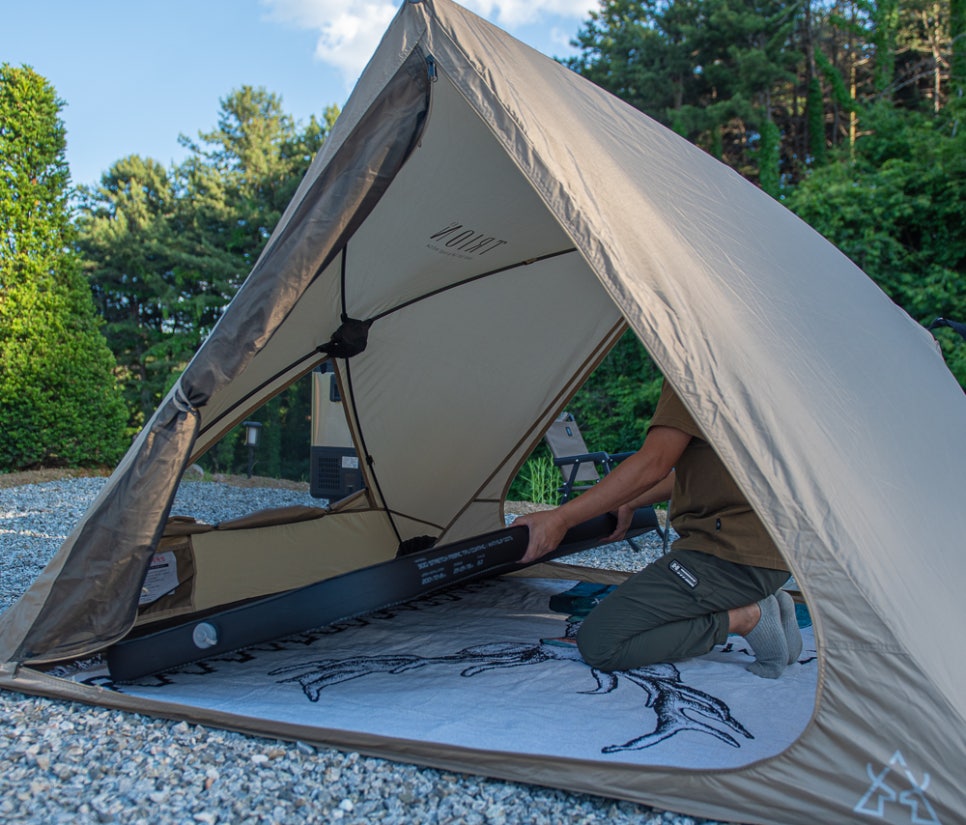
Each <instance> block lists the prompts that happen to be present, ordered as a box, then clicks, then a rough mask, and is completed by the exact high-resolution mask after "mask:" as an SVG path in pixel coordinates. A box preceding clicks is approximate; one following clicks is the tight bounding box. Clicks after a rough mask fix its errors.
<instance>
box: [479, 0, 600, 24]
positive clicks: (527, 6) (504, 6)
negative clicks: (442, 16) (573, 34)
mask: <svg viewBox="0 0 966 825" xmlns="http://www.w3.org/2000/svg"><path fill="white" fill-rule="evenodd" d="M463 5H464V6H466V8H468V9H470V10H471V11H474V12H476V13H477V14H478V15H480V17H485V18H486V19H487V20H490V21H492V22H494V23H496V24H497V25H499V26H502V27H503V28H505V29H507V30H508V31H511V32H512V30H513V29H514V28H515V27H516V26H524V25H527V24H528V23H536V22H537V21H539V20H542V19H543V18H545V17H568V18H573V19H575V20H583V19H584V18H586V17H588V14H587V12H588V11H589V10H590V9H596V8H597V6H598V4H597V2H596V0H464V2H463Z"/></svg>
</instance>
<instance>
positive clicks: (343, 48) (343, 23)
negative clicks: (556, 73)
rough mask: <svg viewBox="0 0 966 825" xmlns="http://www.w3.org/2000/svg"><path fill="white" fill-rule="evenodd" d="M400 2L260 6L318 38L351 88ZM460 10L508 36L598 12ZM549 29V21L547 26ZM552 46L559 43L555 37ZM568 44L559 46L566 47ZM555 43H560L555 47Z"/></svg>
mask: <svg viewBox="0 0 966 825" xmlns="http://www.w3.org/2000/svg"><path fill="white" fill-rule="evenodd" d="M399 2H400V0H356V2H353V3H346V2H345V0H262V5H263V6H264V7H265V8H266V9H267V10H268V17H269V19H271V20H273V21H276V22H282V23H288V24H290V25H294V26H297V27H298V28H300V29H310V30H313V31H317V32H318V34H319V39H318V42H317V43H316V46H315V56H316V57H317V58H318V59H319V60H321V61H322V62H324V63H327V64H329V65H330V66H335V67H336V68H337V69H339V70H340V71H341V72H342V75H343V77H344V78H345V80H346V82H347V84H351V83H352V82H353V81H354V80H355V79H356V78H357V77H358V76H359V73H360V72H361V71H362V69H363V68H364V67H365V65H366V63H367V62H368V60H369V58H370V57H372V53H373V52H374V51H375V50H376V46H377V45H378V44H379V39H380V38H381V37H382V35H383V32H385V30H386V27H387V26H388V25H389V23H390V21H391V20H392V18H393V16H394V15H395V14H396V11H397V10H398V8H399ZM463 5H465V6H466V8H468V9H470V10H471V11H473V12H475V13H476V14H478V15H480V16H481V17H484V18H486V19H487V20H490V21H492V22H493V23H496V24H497V25H498V26H501V27H502V28H504V29H506V30H507V31H510V32H511V33H512V32H513V30H514V29H515V28H517V27H519V26H526V25H532V24H534V23H538V22H540V21H542V20H548V18H553V22H555V23H560V22H563V21H564V20H573V21H575V25H574V27H573V28H574V31H576V30H577V28H578V27H577V25H576V22H579V21H583V20H585V19H586V18H587V17H588V12H589V11H590V9H596V8H597V6H598V3H597V0H463ZM548 23H549V20H548ZM555 34H556V35H557V36H556V37H555V38H554V40H555V41H558V38H559V34H558V33H557V32H555ZM567 40H569V37H568V38H567V39H564V40H563V44H564V45H566V43H567ZM558 42H559V41H558Z"/></svg>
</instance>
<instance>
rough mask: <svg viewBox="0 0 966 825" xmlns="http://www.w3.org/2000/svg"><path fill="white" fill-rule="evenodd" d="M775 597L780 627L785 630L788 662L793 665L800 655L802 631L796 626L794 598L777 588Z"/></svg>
mask: <svg viewBox="0 0 966 825" xmlns="http://www.w3.org/2000/svg"><path fill="white" fill-rule="evenodd" d="M775 599H776V600H777V601H778V611H779V613H780V614H781V617H782V629H783V630H784V631H785V641H786V642H787V644H788V664H790V665H793V664H795V662H797V661H798V657H799V656H801V655H802V631H801V630H800V629H799V627H798V617H797V616H796V615H795V600H794V599H793V598H792V597H791V595H790V594H789V593H787V592H786V591H784V590H779V591H778V592H777V593H776V594H775Z"/></svg>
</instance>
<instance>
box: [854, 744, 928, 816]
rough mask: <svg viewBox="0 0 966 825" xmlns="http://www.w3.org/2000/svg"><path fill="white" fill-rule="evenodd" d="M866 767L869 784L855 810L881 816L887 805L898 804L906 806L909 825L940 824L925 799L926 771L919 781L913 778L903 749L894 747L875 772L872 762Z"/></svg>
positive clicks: (889, 806)
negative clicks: (882, 764) (894, 749)
mask: <svg viewBox="0 0 966 825" xmlns="http://www.w3.org/2000/svg"><path fill="white" fill-rule="evenodd" d="M865 770H866V773H868V774H869V779H870V780H871V781H872V784H870V785H869V789H868V790H867V791H866V792H865V794H864V795H863V796H862V798H861V799H860V800H859V802H858V804H857V805H856V806H855V808H854V809H853V810H854V811H855V812H856V813H857V814H865V815H866V816H871V817H875V818H877V819H882V818H884V817H885V816H886V812H887V810H888V809H889V808H892V807H894V806H897V805H898V806H901V807H904V808H907V809H908V810H909V822H910V823H912V825H942V823H941V822H940V821H939V818H938V817H937V816H936V812H935V811H934V810H933V808H932V805H930V804H929V800H928V799H926V789H927V788H928V787H929V774H928V773H926V774H923V777H922V781H921V782H920V781H919V780H918V779H916V777H915V775H914V774H913V773H912V771H911V770H909V767H908V766H907V765H906V760H905V759H903V758H902V753H900V752H899V751H896V752H895V753H894V754H893V756H892V759H890V760H889V764H888V765H886V766H885V767H884V768H882V769H881V770H879V771H878V772H876V769H875V767H874V766H873V765H872V764H871V763H869V764H868V765H866V766H865Z"/></svg>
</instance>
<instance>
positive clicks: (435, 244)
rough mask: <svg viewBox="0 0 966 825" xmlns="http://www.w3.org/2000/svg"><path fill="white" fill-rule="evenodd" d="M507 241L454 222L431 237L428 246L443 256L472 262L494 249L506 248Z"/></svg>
mask: <svg viewBox="0 0 966 825" xmlns="http://www.w3.org/2000/svg"><path fill="white" fill-rule="evenodd" d="M506 244H507V241H504V240H500V239H499V238H497V237H495V236H493V235H487V234H486V233H485V232H478V231H477V230H475V229H470V228H468V227H466V226H465V225H463V224H461V223H459V222H457V221H452V222H450V223H449V224H447V225H446V226H444V227H443V228H442V229H440V230H439V231H438V232H434V233H433V234H432V235H430V236H429V243H427V244H426V246H427V247H428V248H429V249H432V250H433V251H435V252H440V253H442V254H443V255H451V256H452V257H454V258H463V259H465V260H468V261H469V260H472V259H473V258H478V257H480V255H485V254H486V253H487V252H492V251H493V250H494V249H496V248H498V247H501V246H506Z"/></svg>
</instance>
